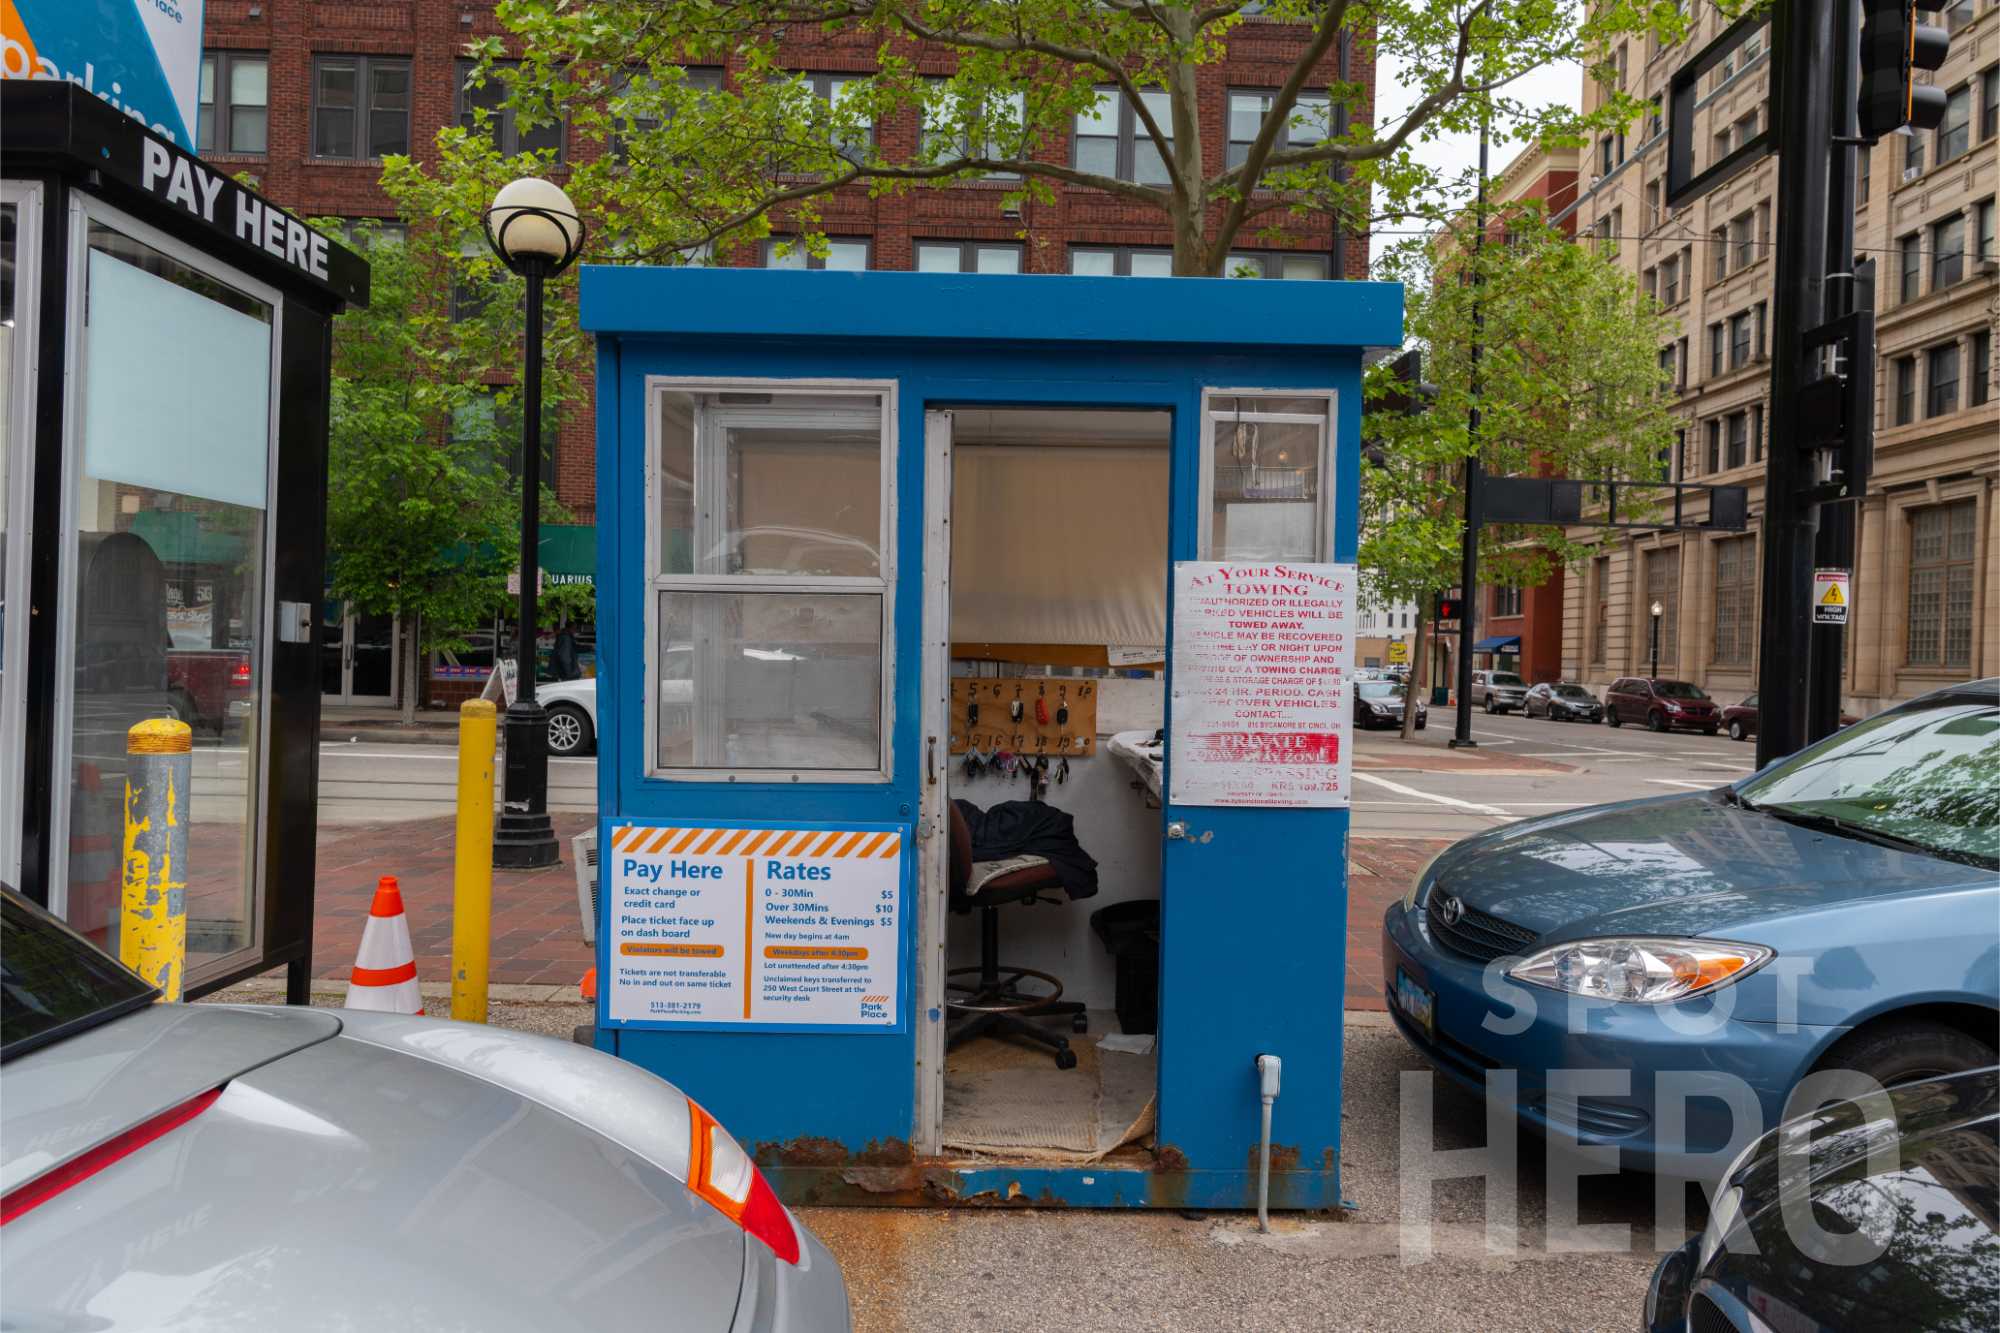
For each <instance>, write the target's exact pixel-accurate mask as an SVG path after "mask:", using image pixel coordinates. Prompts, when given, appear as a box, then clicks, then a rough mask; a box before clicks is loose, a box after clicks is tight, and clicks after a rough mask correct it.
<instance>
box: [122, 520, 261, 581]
mask: <svg viewBox="0 0 2000 1333" xmlns="http://www.w3.org/2000/svg"><path fill="white" fill-rule="evenodd" d="M204 518H211V519H212V516H211V515H208V514H195V513H186V512H176V511H172V510H161V509H142V510H140V511H139V512H138V513H136V514H134V515H132V531H133V532H134V533H135V534H136V535H137V536H138V537H139V538H140V540H142V541H144V542H145V543H146V545H148V546H150V547H152V548H153V554H154V555H157V556H158V557H160V563H161V564H163V565H211V566H214V565H220V566H226V567H230V568H234V567H235V566H236V565H239V564H241V563H242V561H243V538H242V537H240V536H238V535H237V534H235V533H233V532H215V531H212V530H211V529H208V528H205V527H203V526H202V524H201V521H202V519H204Z"/></svg>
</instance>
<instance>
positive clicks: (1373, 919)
mask: <svg viewBox="0 0 2000 1333" xmlns="http://www.w3.org/2000/svg"><path fill="white" fill-rule="evenodd" d="M554 819H555V826H556V838H557V840H558V842H559V843H560V844H561V847H562V856H563V860H562V863H561V864H560V865H557V866H554V867H551V868H550V869H547V870H497V871H495V872H494V874H493V959H492V964H491V968H490V972H489V977H490V979H491V981H492V982H493V984H495V985H502V986H542V985H558V986H572V985H575V984H576V982H577V980H578V978H580V977H582V976H583V974H584V971H585V969H587V968H589V967H590V966H591V965H592V963H593V962H594V961H595V959H594V958H593V957H592V953H591V950H590V947H589V946H588V945H586V944H585V943H584V942H583V927H582V923H581V921H579V919H578V916H577V908H576V873H575V871H574V870H573V869H572V868H571V866H570V861H569V840H570V838H571V837H573V836H574V835H576V834H578V833H581V832H583V831H584V830H585V829H587V828H589V827H590V819H589V817H588V816H587V815H560V814H559V815H556V816H554ZM452 835H453V828H452V820H451V817H450V816H441V817H439V818H436V819H425V820H419V821H417V822H414V823H401V824H366V825H357V824H347V825H329V826H327V827H325V828H322V829H321V830H320V831H319V882H318V888H317V911H316V913H315V919H314V922H313V975H314V976H315V977H327V978H336V979H340V980H345V979H346V978H347V975H348V972H349V970H350V969H352V968H353V966H354V953H355V950H356V949H357V948H358V947H359V946H360V944H361V928H362V926H363V925H364V924H365V923H366V922H367V919H368V904H369V902H370V900H371V899H372V898H373V897H374V895H375V881H376V880H377V879H378V878H379V877H381V876H383V875H394V876H396V880H397V883H398V884H399V885H400V886H401V888H402V892H403V908H404V911H406V912H407V913H408V914H409V919H410V942H411V944H412V945H413V946H414V948H415V951H416V955H417V977H418V979H419V980H420V981H425V982H430V983H433V984H436V983H444V982H448V981H450V979H451V896H452V890H451V861H452ZM1449 844H1450V840H1449V839H1444V838H1357V839H1355V840H1354V841H1353V842H1352V843H1350V844H1349V848H1350V850H1349V854H1348V865H1349V871H1350V873H1349V875H1348V909H1347V993H1346V1007H1347V1008H1349V1009H1372V1010H1379V1009H1381V1008H1382V1007H1383V1006H1382V913H1383V912H1384V911H1385V910H1386V909H1387V908H1388V906H1389V904H1390V903H1391V902H1394V901H1395V900H1396V899H1397V898H1400V897H1402V896H1403V894H1405V893H1406V892H1408V891H1409V887H1410V882H1411V881H1412V880H1413V879H1414V878H1415V877H1416V874H1417V872H1418V871H1419V870H1421V869H1423V866H1424V863H1425V862H1426V861H1428V860H1430V858H1431V857H1432V856H1434V855H1435V854H1436V853H1437V852H1438V851H1440V850H1441V849H1443V848H1444V847H1446V846H1448V845H1449Z"/></svg>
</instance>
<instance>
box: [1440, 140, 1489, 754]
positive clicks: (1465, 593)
mask: <svg viewBox="0 0 2000 1333" xmlns="http://www.w3.org/2000/svg"><path fill="white" fill-rule="evenodd" d="M1486 129H1487V126H1486V113H1485V112H1484V111H1483V110H1482V111H1481V112H1480V114H1479V203H1478V206H1477V208H1476V210H1475V215H1474V226H1473V232H1472V350H1471V353H1470V362H1471V365H1470V380H1471V382H1470V384H1469V386H1468V387H1469V388H1470V389H1471V391H1472V410H1471V411H1470V412H1469V413H1468V414H1467V417H1466V423H1465V434H1466V445H1465V450H1466V452H1465V537H1464V540H1463V543H1462V545H1461V547H1460V550H1459V572H1458V594H1459V600H1460V601H1461V603H1463V605H1461V606H1460V608H1459V617H1458V670H1457V673H1456V674H1457V677H1458V680H1457V683H1456V687H1455V688H1456V689H1457V691H1458V707H1457V709H1456V710H1455V713H1456V716H1455V718H1454V720H1453V724H1452V735H1451V741H1450V742H1449V744H1450V746H1451V748H1452V749H1454V750H1475V749H1478V748H1479V742H1478V741H1476V740H1474V739H1472V637H1473V635H1474V634H1476V633H1477V632H1478V629H1477V622H1478V616H1477V615H1476V613H1475V612H1474V609H1473V608H1475V607H1477V606H1478V605H1479V530H1480V527H1481V525H1482V524H1483V523H1484V522H1485V518H1484V515H1483V514H1482V513H1481V512H1480V500H1481V499H1482V498H1483V497H1481V495H1480V488H1481V486H1482V485H1483V484H1484V481H1485V469H1484V468H1483V467H1482V466H1481V465H1480V459H1479V353H1480V350H1481V348H1482V345H1483V344H1484V342H1485V337H1486V311H1485V308H1484V307H1483V306H1482V305H1481V304H1480V300H1479V289H1480V288H1481V287H1483V286H1485V285H1486V270H1485V268H1484V267H1483V266H1482V264H1481V262H1480V252H1481V251H1482V250H1484V249H1485V247H1486V140H1487V133H1486Z"/></svg>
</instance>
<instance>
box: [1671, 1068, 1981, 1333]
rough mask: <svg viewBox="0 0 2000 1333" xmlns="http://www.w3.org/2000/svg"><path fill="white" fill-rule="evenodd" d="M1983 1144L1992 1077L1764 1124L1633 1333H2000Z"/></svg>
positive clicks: (1918, 1087)
mask: <svg viewBox="0 0 2000 1333" xmlns="http://www.w3.org/2000/svg"><path fill="white" fill-rule="evenodd" d="M1808 1134H1809V1135H1810V1148H1808V1147H1807V1142H1808V1140H1807V1137H1806V1136H1807V1135H1808ZM1996 1135H2000V1068H1988V1069H1978V1070H1972V1071H1969V1072H1965V1073H1960V1074H1953V1075H1950V1076H1948V1077H1944V1078H1934V1079H1930V1080H1926V1081H1923V1082H1915V1083H1904V1084H1901V1085H1900V1086H1898V1087H1894V1088H1891V1089H1890V1090H1889V1091H1888V1092H1886V1093H1877V1094H1875V1095H1872V1096H1861V1097H1857V1099H1856V1100H1853V1101H1841V1102H1835V1103H1834V1104H1832V1105H1830V1106H1826V1107H1823V1108H1821V1109H1819V1110H1817V1111H1815V1112H1813V1113H1811V1114H1810V1115H1807V1116H1804V1117H1802V1118H1800V1119H1797V1120H1792V1121H1788V1122H1786V1123H1785V1124H1783V1125H1780V1126H1779V1127H1778V1128H1777V1129H1775V1130H1773V1131H1772V1132H1771V1133H1769V1134H1766V1135H1764V1136H1763V1137H1762V1138H1760V1139H1758V1140H1757V1141H1756V1142H1755V1143H1752V1144H1751V1145H1750V1146H1749V1147H1748V1148H1746V1149H1745V1150H1744V1152H1743V1155H1742V1156H1740V1157H1738V1158H1737V1159H1736V1161H1735V1162H1734V1163H1732V1164H1731V1166H1730V1168H1729V1170H1728V1172H1727V1173H1726V1174H1725V1175H1724V1176H1723V1178H1722V1184H1721V1188H1720V1192H1719V1193H1718V1194H1717V1195H1716V1197H1715V1207H1714V1209H1713V1210H1712V1211H1711V1212H1710V1214H1709V1219H1708V1225H1707V1227H1706V1228H1704V1229H1703V1231H1702V1233H1701V1234H1700V1235H1699V1236H1697V1237H1695V1238H1694V1239H1693V1240H1691V1241H1689V1242H1688V1243H1687V1244H1686V1245H1683V1246H1682V1247H1681V1248H1680V1249H1678V1250H1675V1251H1674V1252H1673V1253H1671V1254H1669V1255H1667V1257H1666V1258H1664V1259H1662V1260H1661V1261H1660V1265H1659V1267H1658V1268H1657V1269H1655V1270H1654V1273H1653V1282H1652V1287H1651V1289H1650V1290H1648V1291H1647V1293H1646V1322H1645V1328H1646V1330H1647V1333H1694V1331H1697V1330H1699V1331H1702V1333H1706V1331H1707V1330H1724V1329H1731V1330H1735V1329H1741V1330H1749V1329H1864V1328H1894V1329H1909V1330H1933V1331H1935V1333H1946V1331H1947V1330H1949V1331H1950V1333H1959V1331H1960V1330H1966V1331H1967V1333H1969V1331H1970V1330H1973V1329H1991V1328H2000V1154H1997V1153H1996V1151H1995V1146H1994V1145H1995V1139H1996ZM1793 1150H1796V1151H1793ZM1787 1214H1789V1215H1790V1216H1789V1218H1788V1216H1787ZM1788 1223H1789V1224H1788Z"/></svg>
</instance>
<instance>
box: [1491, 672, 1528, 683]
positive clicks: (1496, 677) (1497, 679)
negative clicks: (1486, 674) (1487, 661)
mask: <svg viewBox="0 0 2000 1333" xmlns="http://www.w3.org/2000/svg"><path fill="white" fill-rule="evenodd" d="M1493 683H1494V684H1495V685H1525V684H1527V683H1528V682H1526V681H1524V680H1522V679H1521V678H1520V677H1519V676H1517V675H1515V674H1514V673H1513V672H1511V671H1496V672H1494V673H1493Z"/></svg>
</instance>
